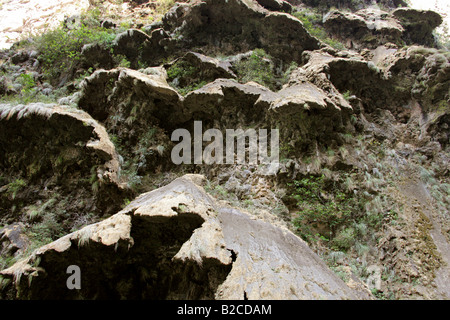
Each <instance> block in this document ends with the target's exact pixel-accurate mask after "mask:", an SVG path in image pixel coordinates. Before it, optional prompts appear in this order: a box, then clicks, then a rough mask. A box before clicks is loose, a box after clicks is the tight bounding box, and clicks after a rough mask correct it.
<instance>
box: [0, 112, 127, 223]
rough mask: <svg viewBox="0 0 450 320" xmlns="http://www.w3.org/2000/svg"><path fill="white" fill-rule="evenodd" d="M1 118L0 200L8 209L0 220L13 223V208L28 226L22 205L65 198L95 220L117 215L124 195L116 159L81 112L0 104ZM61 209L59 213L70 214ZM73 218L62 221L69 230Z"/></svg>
mask: <svg viewBox="0 0 450 320" xmlns="http://www.w3.org/2000/svg"><path fill="white" fill-rule="evenodd" d="M0 115H1V116H0V122H1V126H0V145H1V149H2V153H1V155H0V170H1V172H2V176H3V180H2V187H1V193H2V196H1V199H2V200H1V201H2V203H3V205H4V206H3V208H7V207H9V208H11V210H5V211H4V212H2V218H3V219H6V220H3V221H8V217H10V220H11V222H15V221H17V218H16V217H15V213H14V207H16V209H18V208H20V209H21V210H22V211H24V212H23V214H22V215H21V218H20V219H19V220H23V221H27V219H30V218H27V214H26V213H25V212H26V210H25V209H24V206H30V205H31V206H33V205H36V204H37V203H42V202H45V201H48V200H49V199H52V198H54V197H56V198H57V199H60V197H63V196H64V195H65V196H67V197H68V196H69V194H70V195H71V196H73V199H70V201H73V203H72V205H73V206H75V207H76V209H75V210H82V208H84V209H85V210H92V212H96V214H97V215H100V216H102V215H103V214H107V213H108V212H110V210H112V211H116V210H117V208H118V206H120V204H121V199H122V196H123V195H124V194H125V193H123V194H122V195H121V193H122V192H124V191H125V189H124V188H123V185H122V184H121V183H120V182H119V171H120V168H119V158H118V155H117V152H116V150H115V148H114V145H113V144H112V143H111V141H110V140H109V137H108V134H107V133H106V131H105V129H104V127H102V126H101V125H99V124H98V123H97V121H95V120H94V119H92V118H91V117H90V116H89V115H88V114H87V113H85V112H82V111H80V110H76V109H73V108H70V107H67V106H59V105H51V104H50V105H46V104H42V103H34V104H28V105H16V106H12V105H5V104H2V105H0ZM4 179H6V181H4ZM77 189H78V190H77ZM56 194H57V195H58V196H56ZM60 200H61V199H60ZM58 201H59V200H55V199H53V200H52V203H53V204H55V203H56V202H58ZM75 202H78V204H75ZM83 203H84V204H83ZM8 204H9V205H8ZM65 206H66V209H65V210H64V214H66V213H67V212H68V211H69V212H70V210H71V209H70V208H69V207H70V206H69V205H68V202H65ZM29 209H30V210H33V209H32V207H29ZM48 209H50V208H48ZM48 209H47V210H48ZM72 209H74V208H72ZM110 213H111V212H110ZM37 218H38V219H39V217H37ZM58 219H63V217H59V218H58ZM73 219H74V217H71V218H70V219H67V221H65V224H66V228H69V229H68V230H70V228H71V227H73V226H74V224H75V225H76V223H77V222H76V221H73ZM75 220H76V219H75Z"/></svg>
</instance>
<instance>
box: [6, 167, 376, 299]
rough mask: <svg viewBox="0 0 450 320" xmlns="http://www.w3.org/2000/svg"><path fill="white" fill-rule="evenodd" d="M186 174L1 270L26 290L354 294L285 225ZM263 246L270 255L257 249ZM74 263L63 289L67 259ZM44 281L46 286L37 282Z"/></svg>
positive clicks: (136, 295)
mask: <svg viewBox="0 0 450 320" xmlns="http://www.w3.org/2000/svg"><path fill="white" fill-rule="evenodd" d="M202 181H204V177H202V176H198V175H187V176H184V177H182V178H179V179H177V180H175V181H173V182H172V183H171V184H169V185H167V186H166V187H163V188H161V189H158V190H155V191H152V192H150V193H146V194H143V195H141V196H139V197H138V198H137V199H135V200H134V201H133V202H131V203H130V204H129V205H128V206H127V207H126V208H124V209H123V210H121V211H120V212H118V213H117V214H115V215H113V216H111V217H110V218H108V219H106V220H104V221H102V222H99V223H97V224H93V225H90V226H87V227H85V228H83V229H81V230H80V231H77V232H74V233H72V234H69V235H67V236H65V237H63V238H61V239H59V240H57V241H55V242H53V243H50V244H48V245H46V246H44V247H42V248H40V249H39V250H37V251H36V252H35V253H34V254H33V255H32V256H31V257H30V258H28V259H26V260H23V261H20V262H18V263H17V264H15V265H13V266H12V267H10V268H8V269H6V270H3V271H2V272H1V275H2V276H3V278H4V279H5V278H6V279H10V280H12V282H10V283H9V284H8V285H7V288H3V290H2V294H3V295H4V297H5V295H6V296H10V297H11V296H14V295H17V296H16V297H17V298H29V299H36V298H39V299H75V298H84V299H105V298H106V299H119V298H121V299H124V298H125V299H213V298H215V299H244V298H245V297H246V298H249V299H320V298H322V299H360V298H364V297H367V296H364V295H363V293H358V292H357V291H354V290H352V289H350V288H349V287H347V286H346V285H345V283H344V282H342V280H340V279H339V278H337V277H336V276H335V275H334V274H333V273H332V272H331V271H330V270H329V269H328V268H327V267H326V266H325V264H324V263H323V262H322V261H321V260H320V258H318V257H317V256H316V255H315V254H314V253H313V252H312V251H311V250H310V249H309V248H308V246H307V245H306V244H305V243H304V242H303V241H302V240H300V239H299V238H298V237H296V236H295V235H293V234H292V233H291V232H290V231H288V230H285V229H283V228H281V227H277V226H274V225H273V224H271V223H269V222H266V221H263V220H259V219H255V218H254V217H251V216H250V215H248V214H246V213H244V212H241V211H238V210H236V209H232V208H226V207H221V206H220V205H219V204H218V203H217V202H215V201H214V200H213V199H212V198H211V197H210V196H208V195H207V194H206V193H205V191H204V190H203V188H202V187H201V186H200V185H199V184H201V183H202ZM268 253H269V254H270V255H271V256H272V257H273V259H271V260H270V261H267V260H266V259H265V258H264V257H265V256H267V254H268ZM70 265H77V266H79V267H80V270H81V274H82V277H81V289H80V290H68V289H67V287H66V279H67V274H66V269H67V267H68V266H70ZM6 282H7V281H5V280H3V283H6ZM44 287H45V290H43V288H44Z"/></svg>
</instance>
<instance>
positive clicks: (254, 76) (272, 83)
mask: <svg viewBox="0 0 450 320" xmlns="http://www.w3.org/2000/svg"><path fill="white" fill-rule="evenodd" d="M297 67H298V65H297V63H296V62H292V63H290V64H289V65H288V66H287V68H286V70H285V71H284V72H282V73H280V72H279V71H276V69H277V68H276V66H275V64H274V63H273V58H272V56H270V55H269V54H267V53H266V52H265V51H264V50H263V49H255V50H253V52H252V54H251V55H250V57H248V58H244V59H242V60H240V61H238V62H237V63H236V64H235V65H234V66H233V68H234V70H235V73H236V76H237V80H238V81H239V82H241V83H247V82H250V81H254V82H256V83H259V84H261V85H263V86H265V87H268V88H269V89H271V90H272V91H277V90H279V89H280V88H281V86H282V85H283V84H285V83H286V82H288V80H289V76H290V75H291V73H292V71H294V70H295V69H296V68H297Z"/></svg>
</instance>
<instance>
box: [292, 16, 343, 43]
mask: <svg viewBox="0 0 450 320" xmlns="http://www.w3.org/2000/svg"><path fill="white" fill-rule="evenodd" d="M293 15H294V17H296V18H297V19H298V20H300V21H301V22H302V23H303V26H304V27H305V29H306V30H308V32H309V33H310V34H311V35H312V36H314V37H316V38H318V39H320V40H322V41H323V42H324V43H326V44H328V45H329V46H331V47H333V48H334V49H336V50H344V49H345V46H344V45H343V44H342V43H341V42H339V41H338V40H335V39H332V38H330V37H329V36H328V33H327V32H326V30H325V29H324V28H323V27H322V26H321V23H322V18H321V16H320V15H318V14H305V13H304V12H303V11H296V12H294V13H293Z"/></svg>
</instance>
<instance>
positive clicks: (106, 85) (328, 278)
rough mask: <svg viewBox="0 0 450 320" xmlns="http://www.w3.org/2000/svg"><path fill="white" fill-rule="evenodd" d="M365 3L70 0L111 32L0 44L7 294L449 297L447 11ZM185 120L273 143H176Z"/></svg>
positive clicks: (1, 281)
mask: <svg viewBox="0 0 450 320" xmlns="http://www.w3.org/2000/svg"><path fill="white" fill-rule="evenodd" d="M144 2H145V1H144ZM127 3H128V2H127ZM376 3H378V4H380V5H383V10H380V9H379V8H378V9H374V8H373V6H370V5H371V4H372V1H339V2H337V4H336V2H333V1H328V0H324V1H302V2H301V3H300V2H299V1H295V0H291V1H282V0H271V1H268V0H203V1H190V2H180V3H178V2H177V3H175V4H174V5H173V6H172V7H171V8H170V9H169V8H168V11H167V12H166V13H165V14H164V15H163V16H162V17H161V20H158V21H153V19H148V21H146V22H145V23H135V24H132V25H126V24H125V23H121V22H120V21H115V20H114V21H113V20H110V18H109V17H108V18H103V17H102V18H101V19H100V18H95V17H94V18H93V17H87V18H86V17H84V18H82V17H77V18H76V19H75V18H74V19H75V20H74V23H70V22H71V20H70V19H69V20H70V21H69V20H67V21H66V24H65V26H63V27H61V29H59V31H58V32H59V33H60V34H64V33H68V34H70V35H72V36H73V37H76V36H77V35H78V34H77V32H76V31H77V30H82V31H85V32H86V33H89V32H88V31H86V29H85V28H87V25H83V24H81V23H78V22H77V21H78V20H79V19H87V20H89V19H93V20H94V22H92V21H91V20H89V23H91V25H90V26H91V27H92V28H94V29H95V30H96V31H97V32H98V34H101V35H102V37H103V38H102V39H98V38H95V37H91V38H89V39H96V40H95V41H93V40H92V41H88V42H87V43H81V42H82V40H80V43H77V47H74V48H72V49H71V51H69V54H67V57H62V58H61V60H63V61H62V62H64V63H62V64H61V65H63V66H65V69H61V68H59V69H57V67H56V66H59V67H60V66H61V65H60V64H59V63H60V62H61V61H54V63H55V66H49V64H48V60H46V59H44V58H43V57H44V53H43V52H40V51H39V50H41V51H42V48H45V46H42V42H43V41H46V40H45V38H42V39H41V38H38V39H34V40H33V39H31V40H30V41H29V43H27V42H25V43H22V44H18V45H17V47H13V49H11V50H9V51H1V52H0V72H1V73H0V94H1V95H2V97H1V101H2V103H1V104H0V149H1V153H0V226H1V227H0V254H1V259H0V269H3V270H1V271H0V297H1V298H3V299H175V300H176V299H224V300H226V299H375V298H378V299H409V298H411V299H416V298H420V299H448V298H449V297H450V296H449V293H448V288H449V287H450V284H449V282H448V281H449V280H448V277H446V275H447V274H448V271H449V268H448V265H450V255H449V254H448V252H450V251H449V243H450V236H449V234H450V233H449V230H450V223H449V221H450V219H449V206H450V202H449V190H448V186H449V183H450V181H449V169H450V168H449V167H448V163H449V159H450V154H449V145H450V144H449V130H448V128H449V125H450V117H449V110H450V109H449V102H450V90H449V87H450V55H449V52H448V50H445V49H443V48H438V44H437V42H436V41H435V39H434V38H433V37H432V32H433V30H434V29H435V28H436V27H437V26H438V25H439V24H440V23H441V22H442V19H441V17H440V16H439V15H438V14H436V13H434V12H431V11H420V10H415V9H412V8H408V7H407V6H406V3H405V2H404V1H400V0H399V1H397V0H394V1H392V0H388V1H377V2H376ZM334 4H336V6H337V9H336V8H333V9H332V10H329V9H330V7H331V6H332V5H334ZM127 5H132V6H133V8H136V11H137V14H141V15H144V13H146V12H148V11H147V10H148V8H149V6H145V4H143V3H142V1H135V2H133V3H130V4H127ZM155 6H156V4H155ZM398 7H402V8H398ZM343 8H346V10H343ZM139 10H142V11H139ZM95 19H98V20H95ZM80 21H81V20H80ZM139 21H141V20H139ZM147 22H148V24H147ZM150 22H151V23H150ZM95 23H97V24H98V26H94V25H95ZM124 25H126V26H125V27H124ZM81 26H83V27H81ZM77 28H78V29H77ZM81 34H82V35H81V36H85V33H84V32H81ZM81 39H86V38H83V37H81ZM52 43H53V44H54V43H55V42H54V41H53V42H52ZM39 48H40V49H39ZM61 50H62V49H61ZM48 52H49V51H48ZM54 56H56V53H55V54H54ZM45 57H46V58H48V59H50V58H54V57H48V56H45ZM51 68H54V69H55V70H53V69H51ZM49 69H50V70H49ZM49 71H54V72H53V73H51V72H49ZM50 74H54V75H55V76H54V77H53V78H51V77H50V76H49V75H50ZM39 99H42V100H45V101H47V102H48V100H51V99H53V100H57V101H58V103H55V102H56V101H54V102H53V103H47V102H45V103H44V102H35V101H36V100H39ZM195 121H201V123H202V130H203V131H205V130H207V129H213V128H214V129H218V130H221V131H223V132H224V130H226V129H242V130H255V132H257V131H258V130H260V129H278V132H279V151H280V152H279V161H278V162H277V163H276V164H274V165H273V166H268V167H266V166H265V165H263V164H262V163H257V164H252V163H235V164H230V163H227V164H226V165H225V164H224V165H222V164H218V163H214V164H210V163H208V164H203V165H201V164H198V163H195V164H191V163H187V164H181V165H177V164H175V163H174V162H173V161H172V159H171V150H173V147H174V145H175V142H176V141H172V133H173V132H174V130H176V129H186V130H187V131H188V132H189V133H190V134H191V135H192V134H193V133H194V130H195V129H194V123H195ZM202 133H203V132H202ZM200 142H201V144H200V146H201V147H203V148H204V147H206V146H208V141H206V140H204V141H200ZM240 147H241V148H242V149H243V150H240V151H248V150H249V149H250V148H251V141H249V142H248V143H245V144H244V145H241V146H240ZM215 156H217V157H219V156H220V155H218V154H216V151H215ZM249 157H250V155H249ZM71 266H72V267H73V266H76V267H78V268H79V270H80V271H81V273H82V277H81V279H82V280H81V289H77V290H70V289H69V288H68V286H67V279H68V273H67V270H68V268H69V267H71Z"/></svg>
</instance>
